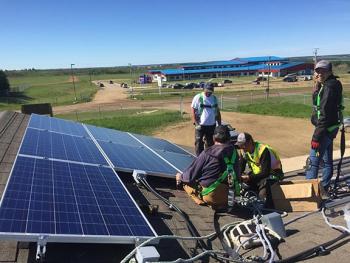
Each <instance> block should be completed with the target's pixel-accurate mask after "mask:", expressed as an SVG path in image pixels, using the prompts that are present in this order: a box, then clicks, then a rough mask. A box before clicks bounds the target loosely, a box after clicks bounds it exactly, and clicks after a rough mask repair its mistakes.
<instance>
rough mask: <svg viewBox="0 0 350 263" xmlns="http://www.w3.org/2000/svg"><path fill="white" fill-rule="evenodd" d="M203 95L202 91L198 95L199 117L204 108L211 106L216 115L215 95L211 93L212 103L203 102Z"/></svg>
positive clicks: (216, 103)
mask: <svg viewBox="0 0 350 263" xmlns="http://www.w3.org/2000/svg"><path fill="white" fill-rule="evenodd" d="M204 96H205V94H204V92H202V93H201V94H200V95H199V117H200V116H202V113H203V109H204V108H213V109H214V114H215V116H216V115H217V107H218V102H217V99H216V97H215V95H211V96H213V98H214V104H213V105H207V104H204Z"/></svg>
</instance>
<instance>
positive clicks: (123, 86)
mask: <svg viewBox="0 0 350 263" xmlns="http://www.w3.org/2000/svg"><path fill="white" fill-rule="evenodd" d="M120 87H122V88H124V89H127V88H128V84H127V83H124V82H123V83H122V84H120Z"/></svg>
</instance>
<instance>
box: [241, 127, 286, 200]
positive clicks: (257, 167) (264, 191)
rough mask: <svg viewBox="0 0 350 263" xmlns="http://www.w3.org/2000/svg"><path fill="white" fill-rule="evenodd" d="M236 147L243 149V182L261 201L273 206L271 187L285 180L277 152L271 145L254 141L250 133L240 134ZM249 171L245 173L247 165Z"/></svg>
mask: <svg viewBox="0 0 350 263" xmlns="http://www.w3.org/2000/svg"><path fill="white" fill-rule="evenodd" d="M236 145H237V146H238V147H239V148H240V149H241V152H242V154H241V158H240V166H241V167H240V168H241V172H242V175H241V180H242V182H244V183H246V184H247V185H248V186H249V188H250V190H252V191H254V192H256V193H257V195H258V196H259V199H261V200H262V201H266V205H267V206H272V200H271V190H270V189H271V186H272V184H274V183H276V182H277V181H280V180H282V179H283V170H282V163H281V160H280V158H279V156H278V154H277V152H276V151H275V150H274V149H273V148H271V147H270V146H269V145H267V144H264V143H261V142H258V141H254V139H253V137H252V136H251V135H250V134H249V133H246V132H244V133H240V134H239V135H238V137H237V142H236ZM247 164H248V168H249V171H248V172H247V173H245V169H246V165H247Z"/></svg>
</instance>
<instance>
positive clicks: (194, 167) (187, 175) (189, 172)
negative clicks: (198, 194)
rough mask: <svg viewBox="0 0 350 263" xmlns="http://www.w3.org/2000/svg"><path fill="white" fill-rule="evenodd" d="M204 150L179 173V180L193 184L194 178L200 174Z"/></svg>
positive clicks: (204, 158) (204, 157)
mask: <svg viewBox="0 0 350 263" xmlns="http://www.w3.org/2000/svg"><path fill="white" fill-rule="evenodd" d="M205 160H206V155H205V152H201V154H200V155H199V156H198V157H197V159H194V160H193V162H192V163H191V164H190V166H189V167H188V168H187V169H186V170H185V171H184V172H183V174H182V175H181V182H183V183H186V184H190V185H191V184H194V183H195V182H196V180H197V179H198V178H199V177H200V176H201V175H202V170H203V166H204V164H205Z"/></svg>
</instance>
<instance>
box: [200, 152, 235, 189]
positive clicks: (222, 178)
mask: <svg viewBox="0 0 350 263" xmlns="http://www.w3.org/2000/svg"><path fill="white" fill-rule="evenodd" d="M236 158H237V152H236V150H234V151H233V153H232V157H231V160H230V159H229V158H227V157H225V158H224V161H225V164H226V171H225V172H223V173H222V175H221V176H220V177H219V178H218V179H217V180H216V181H215V182H213V183H212V184H211V185H209V186H208V187H206V188H204V189H203V190H202V192H201V195H202V196H205V195H208V194H210V193H211V192H213V191H214V190H215V189H216V188H217V187H218V186H219V184H221V183H222V182H223V181H225V179H226V178H227V176H228V175H229V174H231V176H232V179H233V182H237V184H238V180H237V175H236V173H235V171H234V169H233V164H234V163H235V161H236ZM234 186H235V191H236V190H237V191H238V193H239V192H240V189H238V188H237V186H236V184H235V185H234ZM238 187H240V186H239V184H238Z"/></svg>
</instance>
